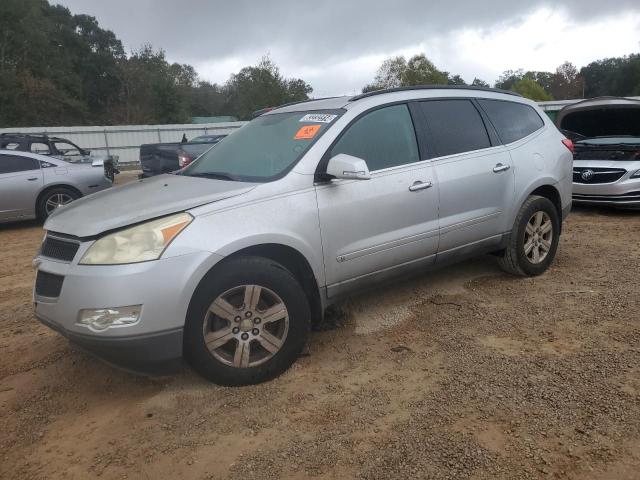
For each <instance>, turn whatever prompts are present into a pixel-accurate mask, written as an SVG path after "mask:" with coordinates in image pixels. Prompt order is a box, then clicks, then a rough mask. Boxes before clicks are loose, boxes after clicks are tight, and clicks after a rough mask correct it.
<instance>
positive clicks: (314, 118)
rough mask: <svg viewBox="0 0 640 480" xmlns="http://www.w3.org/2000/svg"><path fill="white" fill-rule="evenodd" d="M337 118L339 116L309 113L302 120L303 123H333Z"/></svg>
mask: <svg viewBox="0 0 640 480" xmlns="http://www.w3.org/2000/svg"><path fill="white" fill-rule="evenodd" d="M336 117H337V115H331V114H330V113H308V114H306V115H305V116H304V117H302V118H301V119H300V121H301V122H313V123H331V122H333V120H334V119H335V118H336Z"/></svg>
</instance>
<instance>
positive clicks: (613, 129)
mask: <svg viewBox="0 0 640 480" xmlns="http://www.w3.org/2000/svg"><path fill="white" fill-rule="evenodd" d="M556 125H557V127H558V128H559V129H560V130H562V131H563V132H564V133H565V134H566V135H567V136H569V137H570V138H572V139H573V140H574V141H579V140H580V139H581V138H584V137H586V138H593V137H624V136H633V137H640V100H633V99H630V98H623V97H600V98H593V99H590V100H584V101H582V102H578V103H574V104H572V105H567V106H566V107H564V108H563V109H562V110H560V111H559V112H558V116H557V117H556ZM576 134H577V135H576Z"/></svg>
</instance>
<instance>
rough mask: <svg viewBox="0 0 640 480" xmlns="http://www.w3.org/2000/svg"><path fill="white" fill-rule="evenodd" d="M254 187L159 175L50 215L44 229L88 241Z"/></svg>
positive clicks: (104, 192)
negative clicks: (95, 236) (109, 232)
mask: <svg viewBox="0 0 640 480" xmlns="http://www.w3.org/2000/svg"><path fill="white" fill-rule="evenodd" d="M255 186H256V184H253V183H242V182H227V181H223V180H211V179H207V178H196V177H184V176H181V175H160V176H157V177H153V178H148V179H144V180H138V181H137V182H132V183H128V184H126V185H122V186H120V187H114V188H110V189H108V190H103V191H102V192H98V193H94V194H93V195H90V196H89V197H85V198H81V199H79V200H76V201H75V202H73V203H70V204H69V205H66V206H64V207H61V208H60V209H58V210H56V211H55V212H53V213H52V214H51V216H50V217H49V218H48V219H47V221H46V223H45V225H44V228H45V230H50V231H53V232H59V233H65V234H68V235H75V236H77V237H92V236H94V235H98V234H100V233H103V232H106V231H108V230H113V229H116V228H121V227H126V226H127V225H132V224H134V223H139V222H142V221H144V220H150V219H152V218H156V217H161V216H163V215H169V214H171V213H176V212H182V211H185V210H188V209H190V208H194V207H198V206H200V205H205V204H207V203H212V202H217V201H219V200H224V199H225V198H229V197H234V196H236V195H240V194H243V193H246V192H249V191H250V190H252V189H253V188H255Z"/></svg>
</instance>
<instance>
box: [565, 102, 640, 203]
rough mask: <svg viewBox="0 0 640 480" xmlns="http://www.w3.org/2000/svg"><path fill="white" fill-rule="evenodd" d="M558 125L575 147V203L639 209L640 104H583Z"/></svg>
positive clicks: (573, 107) (568, 109)
mask: <svg viewBox="0 0 640 480" xmlns="http://www.w3.org/2000/svg"><path fill="white" fill-rule="evenodd" d="M556 121H557V124H558V126H559V128H560V129H561V130H563V131H564V133H565V134H566V135H567V136H569V137H571V138H572V140H573V141H574V145H575V154H574V162H573V201H574V202H576V203H582V204H587V205H603V206H612V207H617V208H629V209H640V100H634V99H628V98H615V97H604V98H594V99H591V100H585V101H582V102H579V103H576V104H573V105H569V106H567V107H565V108H563V109H562V110H561V111H560V112H559V113H558V118H557V120H556Z"/></svg>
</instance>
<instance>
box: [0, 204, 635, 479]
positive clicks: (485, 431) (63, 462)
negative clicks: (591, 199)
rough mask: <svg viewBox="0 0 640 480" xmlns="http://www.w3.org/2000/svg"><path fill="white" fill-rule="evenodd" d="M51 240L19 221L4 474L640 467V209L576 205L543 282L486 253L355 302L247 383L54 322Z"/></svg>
mask: <svg viewBox="0 0 640 480" xmlns="http://www.w3.org/2000/svg"><path fill="white" fill-rule="evenodd" d="M41 239H42V230H41V227H40V226H39V225H37V224H33V223H27V224H20V225H8V226H3V227H0V245H2V251H1V253H0V477H1V478H19V479H28V478H62V477H64V478H68V479H83V478H94V477H101V478H105V479H122V478H154V479H158V478H193V479H223V478H230V479H277V478H283V479H301V478H318V479H329V478H338V479H351V478H359V479H389V478H402V479H404V478H434V479H435V478H442V479H445V478H455V479H464V478H477V479H490V478H499V479H515V478H570V479H611V480H614V479H615V480H621V479H637V478H640V473H638V472H640V295H639V293H640V288H639V285H640V273H639V272H640V214H634V213H625V212H615V211H606V210H578V211H576V212H574V213H573V215H572V216H571V217H570V218H569V220H568V222H567V224H566V229H565V233H564V235H563V237H562V242H561V245H560V249H559V254H558V257H557V259H556V262H555V264H554V265H553V267H552V268H551V270H550V271H549V272H547V273H546V274H545V275H543V276H541V277H538V278H534V279H521V278H515V277H510V276H508V275H506V274H504V273H502V272H501V271H500V270H499V269H498V267H497V265H496V262H495V259H493V258H491V257H484V258H480V259H476V260H473V261H470V262H466V263H463V264H460V265H458V266H455V267H452V268H449V269H447V270H443V271H441V272H436V273H432V274H429V275H425V276H423V277H420V278H417V279H414V280H411V281H407V282H404V283H400V284H395V285H393V286H388V287H384V288H380V289H378V290H377V291H373V292H369V293H367V294H364V295H360V296H358V297H356V298H353V299H351V300H350V301H348V302H345V303H343V304H342V305H339V306H338V307H337V308H334V309H333V310H332V311H331V312H330V314H329V315H328V318H327V325H326V327H327V329H326V330H325V331H319V332H314V333H313V334H312V339H311V346H310V355H309V356H305V357H303V358H301V359H300V360H299V361H298V362H297V363H296V364H295V366H294V367H293V368H292V369H291V370H290V371H289V372H287V373H286V374H285V375H283V376H282V377H280V378H278V379H276V380H274V381H272V382H270V383H267V384H263V385H259V386H255V387H245V388H234V389H232V388H221V387H218V386H215V385H211V384H208V383H206V382H205V381H203V380H202V379H200V378H199V377H198V376H197V375H195V374H194V373H192V372H191V371H189V370H188V369H186V368H185V371H184V372H183V373H181V374H178V375H175V376H171V377H162V378H141V377H136V376H133V375H130V374H127V373H123V372H121V371H118V370H115V369H113V368H111V367H109V366H106V365H104V364H102V363H100V362H99V361H96V360H94V359H92V358H91V357H89V356H87V355H86V354H84V353H82V352H81V351H78V350H77V349H76V348H74V347H73V346H71V345H69V344H68V342H67V341H65V340H64V339H63V338H62V337H60V336H59V335H57V334H56V333H53V332H51V331H50V330H48V329H47V328H46V327H44V326H42V325H40V324H39V323H38V322H37V321H36V320H35V318H34V316H33V309H32V305H31V287H32V282H33V277H34V271H33V269H32V267H31V259H32V257H33V255H34V253H35V251H36V250H37V248H38V245H39V243H40V241H41Z"/></svg>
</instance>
